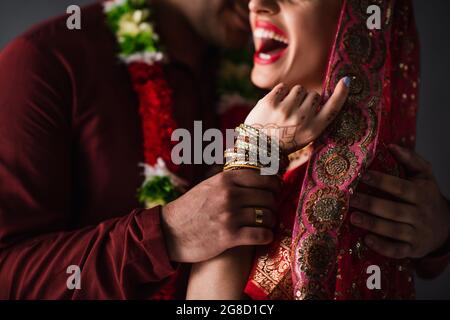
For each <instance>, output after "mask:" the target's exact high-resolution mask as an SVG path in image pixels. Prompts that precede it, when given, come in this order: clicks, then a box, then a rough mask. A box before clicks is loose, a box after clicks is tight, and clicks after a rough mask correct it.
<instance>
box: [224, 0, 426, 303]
mask: <svg viewBox="0 0 450 320" xmlns="http://www.w3.org/2000/svg"><path fill="white" fill-rule="evenodd" d="M314 3H315V2H314ZM284 5H285V8H286V7H287V6H289V5H290V6H291V8H292V7H294V6H297V7H296V10H298V11H297V12H299V13H300V14H303V16H302V17H297V19H294V18H293V16H292V15H289V13H288V12H287V10H288V9H286V12H284V11H283V9H282V8H281V7H280V6H279V5H278V4H277V3H276V1H251V3H250V7H251V9H252V19H251V20H252V27H253V29H254V32H255V28H256V29H257V28H258V26H259V25H263V24H264V23H266V22H267V21H269V22H270V21H271V20H272V22H274V25H275V24H276V22H279V21H278V20H277V17H282V18H281V19H284V21H285V22H286V21H287V22H289V23H291V24H294V25H295V24H296V27H297V28H298V29H297V30H301V28H302V27H303V26H306V29H307V28H308V27H311V25H314V24H315V25H316V26H320V24H323V28H324V30H325V31H322V33H319V35H310V36H311V38H310V39H302V41H304V42H306V43H307V41H306V40H311V41H312V42H314V41H317V42H322V44H323V43H327V41H329V44H328V48H329V49H328V50H327V51H328V52H329V54H328V55H327V57H328V58H327V57H325V58H324V60H325V61H326V59H328V60H327V61H328V63H325V64H323V65H322V68H323V72H320V66H319V67H318V68H316V69H314V68H313V67H311V66H310V65H305V64H306V63H304V64H303V65H301V66H300V65H298V64H297V65H296V64H295V63H292V66H291V68H289V69H288V70H287V71H286V72H285V73H283V72H278V78H276V77H275V78H273V77H272V78H271V76H272V75H271V74H270V73H268V72H267V70H270V69H267V65H266V64H264V63H262V62H261V61H260V64H261V65H262V66H258V63H257V64H256V66H255V69H254V70H253V77H252V78H253V79H252V80H253V81H254V82H256V84H257V85H258V86H260V87H265V88H267V87H268V85H269V84H272V83H273V82H284V83H285V84H288V85H294V84H297V83H299V82H300V83H301V84H302V85H304V86H305V87H306V88H307V89H308V90H315V91H318V92H320V91H321V92H322V97H323V101H322V102H323V103H325V102H326V101H327V100H328V99H329V98H330V96H331V94H332V93H333V91H334V89H335V87H336V85H337V84H338V82H339V80H340V79H342V78H344V77H346V76H347V77H350V78H351V85H350V93H349V97H348V99H347V102H346V104H345V106H344V109H343V111H342V112H341V113H340V114H339V115H338V117H337V119H336V120H335V121H334V122H333V124H332V125H331V126H330V127H329V128H328V129H327V130H326V132H325V133H324V134H323V135H322V136H321V137H320V138H319V139H317V140H316V141H314V143H313V144H312V146H309V147H308V148H304V149H303V150H300V151H299V152H297V153H296V155H297V158H299V159H297V162H298V163H300V165H297V166H296V167H295V168H291V169H290V170H288V171H287V172H286V174H285V175H284V177H283V191H282V193H281V195H280V197H279V208H278V211H277V215H278V218H279V221H278V222H279V226H278V228H277V232H276V236H275V241H274V242H273V243H272V244H271V245H270V246H268V247H262V248H258V249H257V250H256V255H255V259H254V263H253V267H252V269H251V272H250V277H249V280H248V282H247V284H246V286H245V294H246V295H247V296H249V297H250V298H252V299H302V300H303V299H342V300H344V299H410V298H413V297H414V283H413V271H414V268H415V267H416V266H417V263H415V262H414V261H413V260H411V259H393V258H388V257H386V256H383V255H381V254H378V253H376V252H375V251H374V250H371V249H369V247H368V242H367V241H368V239H370V238H367V237H366V236H367V234H368V233H367V232H366V231H363V230H362V229H360V228H357V227H355V226H353V224H354V223H352V222H354V221H351V217H354V216H355V215H354V212H355V211H356V210H354V207H355V206H354V201H355V200H351V198H354V196H355V195H358V194H362V193H363V194H367V195H373V196H377V197H382V198H385V199H389V197H390V195H388V194H384V193H382V192H380V191H378V190H376V189H374V188H370V187H369V186H368V185H369V183H364V179H363V178H364V176H365V175H366V173H367V172H368V171H370V172H371V171H377V172H381V173H386V174H389V175H390V176H396V177H404V175H405V170H404V168H403V167H402V165H401V164H400V163H399V162H398V161H397V160H396V158H395V157H393V155H392V153H391V151H392V149H391V148H390V147H389V146H390V145H394V144H395V145H400V146H402V147H405V148H408V149H413V148H414V146H415V136H416V112H417V106H418V85H419V45H418V39H417V33H416V29H415V23H414V19H413V9H412V6H411V3H410V1H409V0H396V1H391V0H342V1H335V2H333V4H331V3H328V2H327V4H326V5H325V4H323V3H322V7H324V6H328V5H331V7H333V6H334V5H336V17H335V18H336V20H337V21H338V22H337V27H336V28H335V30H336V31H335V33H334V35H335V36H334V37H330V39H329V40H327V38H326V34H328V35H329V34H330V32H328V31H329V30H328V29H327V26H329V25H332V24H330V21H331V20H330V19H331V18H329V17H328V18H327V17H325V16H324V15H322V16H321V15H320V14H316V15H315V16H312V17H311V16H307V15H306V12H307V10H308V9H307V8H308V6H315V5H316V3H315V4H311V3H310V2H309V1H305V2H303V1H301V0H299V1H292V3H289V4H284ZM317 5H318V6H320V5H319V4H317ZM332 10H333V9H331V8H330V7H327V8H326V11H327V12H326V13H324V14H329V13H330V12H331V11H332ZM301 12H303V13H301ZM266 18H269V19H266ZM289 19H291V20H289ZM313 19H316V21H314V20H313ZM261 20H264V21H265V22H264V23H261V22H260V21H261ZM273 20H274V21H273ZM300 20H301V21H300ZM302 23H304V25H303V26H302ZM308 23H309V25H308ZM334 26H336V23H335V24H334ZM285 27H286V26H285ZM274 28H275V29H276V28H277V26H275V27H274ZM290 31H292V30H289V31H285V32H286V33H289V32H290ZM293 32H295V31H293ZM298 32H300V31H298ZM280 33H281V34H282V33H283V30H282V31H281V32H277V31H275V34H280ZM320 34H325V36H324V37H322V38H321V37H320ZM290 35H291V36H292V34H290ZM303 35H304V36H305V37H308V35H305V34H303ZM294 38H295V37H294ZM314 38H315V39H314ZM317 38H318V39H317ZM293 41H295V40H292V39H290V43H289V46H292V45H295V44H296V43H292V42H293ZM330 46H331V50H330ZM294 48H295V47H294ZM304 48H305V47H304ZM304 48H303V49H304ZM300 49H301V48H300ZM300 49H299V53H297V56H295V55H294V56H292V55H289V56H288V57H287V58H286V57H285V58H284V59H287V60H289V59H291V60H292V59H294V58H295V57H297V58H298V57H299V56H301V55H303V56H302V57H305V56H306V57H307V55H308V54H315V60H314V58H312V59H313V61H315V63H316V64H320V61H321V56H320V52H318V51H316V52H315V51H314V49H315V48H314V44H312V45H309V47H308V43H307V44H306V49H310V50H309V52H308V51H307V50H305V51H304V52H301V50H300ZM322 51H324V50H322ZM305 52H306V53H305ZM257 54H258V45H257ZM266 58H267V59H269V58H270V57H269V56H267V57H266V56H261V59H266ZM300 60H301V59H300ZM317 61H319V62H317ZM291 62H292V61H291ZM299 63H302V62H301V61H300V62H299ZM311 65H314V63H312V64H311ZM275 66H277V65H276V64H274V67H273V68H275ZM278 67H279V68H282V66H281V67H280V65H278ZM295 67H297V68H298V72H297V69H294V68H295ZM258 68H259V69H258ZM264 70H266V72H265V71H264ZM293 70H295V71H293ZM302 72H303V73H302ZM317 79H320V83H319V84H318V85H317ZM300 80H301V81H300ZM248 119H249V118H247V120H248ZM259 120H260V119H259ZM260 121H262V120H260ZM246 123H247V124H249V125H252V124H253V123H248V122H246ZM257 123H264V122H257ZM280 125H282V124H280ZM302 159H303V161H302ZM361 180H363V181H361ZM356 207H358V206H356ZM237 261H239V260H237ZM241 261H243V260H241ZM223 272H224V273H230V271H229V270H223ZM372 274H375V277H373V278H371V275H372ZM376 274H378V275H379V277H378V278H377V277H376ZM226 278H227V279H228V281H229V280H230V276H227V277H226ZM224 281H225V280H224ZM225 296H226V295H225ZM216 297H217V296H216Z"/></svg>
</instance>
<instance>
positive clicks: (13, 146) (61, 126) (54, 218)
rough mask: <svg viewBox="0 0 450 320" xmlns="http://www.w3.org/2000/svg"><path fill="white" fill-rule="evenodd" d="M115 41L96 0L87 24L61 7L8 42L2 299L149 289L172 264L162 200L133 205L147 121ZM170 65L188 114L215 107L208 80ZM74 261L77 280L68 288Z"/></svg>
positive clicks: (3, 96) (1, 142) (0, 196)
mask: <svg viewBox="0 0 450 320" xmlns="http://www.w3.org/2000/svg"><path fill="white" fill-rule="evenodd" d="M117 52H118V48H117V45H116V41H115V38H114V35H113V34H112V33H111V31H110V30H109V29H108V27H107V26H106V24H105V18H104V15H103V12H102V7H101V5H99V4H95V5H92V6H89V7H86V8H83V9H82V30H79V31H77V30H68V29H67V27H66V17H65V16H64V17H60V18H56V19H53V20H51V21H48V22H45V23H43V24H40V25H38V26H36V27H34V28H33V29H32V30H30V31H29V32H27V33H26V34H24V35H22V36H21V37H19V38H18V39H16V40H15V41H13V42H12V43H11V44H10V45H9V46H7V47H6V48H5V49H4V50H3V51H1V53H0V299H8V298H18V299H20V298H22V299H23V298H26V299H34V298H41V299H42V298H43V299H47V298H49V299H53V298H55V299H59V298H108V299H113V298H114V299H122V298H149V297H152V294H153V293H154V292H157V291H158V289H159V287H160V285H161V282H160V280H162V279H164V278H166V277H168V276H169V275H171V274H172V273H173V272H174V270H173V269H172V265H171V264H170V262H169V259H168V255H167V253H166V248H165V243H164V239H163V235H162V231H161V228H160V209H159V208H157V209H153V210H139V209H136V208H139V207H140V206H139V204H138V203H137V200H136V199H137V198H136V194H137V189H138V187H139V186H140V185H141V183H142V181H143V176H142V175H141V168H139V167H138V164H139V163H140V162H143V160H144V157H143V149H142V133H141V122H140V117H139V114H138V102H137V98H136V96H135V94H134V92H133V90H132V87H131V83H130V80H129V75H128V72H127V69H126V66H125V65H123V64H122V63H120V61H119V60H118V58H117ZM167 73H168V80H169V82H171V80H172V79H176V81H173V87H174V91H175V97H174V98H175V100H183V101H182V103H181V102H180V103H175V106H174V108H175V117H176V120H177V121H179V123H180V126H183V127H187V128H189V129H190V127H191V126H192V124H193V122H194V120H195V119H203V120H205V118H208V115H207V114H209V113H210V111H208V110H206V111H205V108H202V106H203V105H205V103H204V101H202V98H199V97H198V96H194V95H193V92H196V91H198V90H197V87H198V86H201V84H200V83H199V82H198V81H196V80H195V79H193V78H192V77H191V76H190V74H189V72H187V71H186V70H184V68H182V67H180V66H178V67H176V66H172V67H169V68H168V70H167ZM208 112H209V113H208ZM206 121H207V122H208V121H211V119H206ZM184 176H185V178H187V179H189V180H191V181H195V180H196V179H195V178H196V177H197V176H198V172H195V170H184ZM70 265H78V266H79V267H80V268H81V270H82V273H81V290H69V289H68V288H67V285H66V281H67V279H68V277H69V276H70V274H67V273H66V270H67V268H68V267H69V266H70Z"/></svg>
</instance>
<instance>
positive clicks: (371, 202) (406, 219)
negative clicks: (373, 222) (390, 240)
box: [350, 193, 418, 225]
mask: <svg viewBox="0 0 450 320" xmlns="http://www.w3.org/2000/svg"><path fill="white" fill-rule="evenodd" d="M350 206H351V207H352V208H355V209H358V210H362V211H365V212H370V213H372V214H374V215H376V216H378V217H381V218H385V219H389V220H392V221H397V222H403V223H409V224H411V225H415V223H416V221H417V215H418V213H417V209H416V208H415V207H414V206H412V205H409V204H406V203H401V202H394V201H390V200H385V199H381V198H377V197H373V196H369V195H366V194H363V193H357V194H355V195H354V196H353V197H351V198H350Z"/></svg>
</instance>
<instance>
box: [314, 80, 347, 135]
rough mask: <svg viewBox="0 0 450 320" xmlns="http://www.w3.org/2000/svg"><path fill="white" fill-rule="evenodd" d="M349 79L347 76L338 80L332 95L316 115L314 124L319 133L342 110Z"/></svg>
mask: <svg viewBox="0 0 450 320" xmlns="http://www.w3.org/2000/svg"><path fill="white" fill-rule="evenodd" d="M350 81H351V80H350V78H349V77H345V78H343V79H341V80H340V81H339V83H338V84H337V86H336V88H335V89H334V92H333V95H332V96H331V97H330V99H328V101H327V102H326V103H325V105H324V106H323V107H322V109H321V110H320V112H319V114H318V115H317V117H316V119H315V126H316V130H318V132H319V135H320V134H321V133H322V132H323V131H324V130H325V129H326V128H327V127H328V126H329V125H330V124H331V122H333V120H334V119H335V118H336V117H337V115H338V114H339V112H340V111H341V110H342V107H343V106H344V104H345V101H346V100H347V97H348V93H349V87H350Z"/></svg>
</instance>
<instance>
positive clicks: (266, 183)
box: [224, 169, 281, 193]
mask: <svg viewBox="0 0 450 320" xmlns="http://www.w3.org/2000/svg"><path fill="white" fill-rule="evenodd" d="M224 174H226V175H227V176H230V177H231V179H232V181H233V183H234V184H235V185H237V186H240V187H244V188H255V189H264V190H269V191H272V192H275V193H278V192H280V191H281V180H280V178H278V176H276V175H273V176H264V175H261V173H260V172H259V171H257V170H251V169H242V170H235V171H227V172H224Z"/></svg>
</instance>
